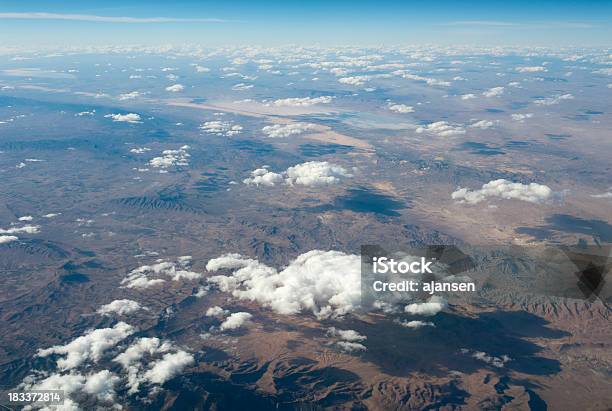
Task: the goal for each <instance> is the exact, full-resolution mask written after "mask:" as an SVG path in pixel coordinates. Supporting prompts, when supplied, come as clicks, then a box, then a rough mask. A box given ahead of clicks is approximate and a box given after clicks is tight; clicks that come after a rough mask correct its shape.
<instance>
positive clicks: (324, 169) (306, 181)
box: [285, 161, 352, 186]
mask: <svg viewBox="0 0 612 411" xmlns="http://www.w3.org/2000/svg"><path fill="white" fill-rule="evenodd" d="M285 174H286V176H287V178H286V179H285V181H286V182H287V184H290V185H294V184H298V185H304V186H317V185H325V184H334V183H337V182H338V181H340V179H341V178H343V177H352V174H350V173H349V172H348V171H347V170H346V169H345V168H344V167H341V166H338V165H335V164H331V163H328V162H327V161H308V162H306V163H302V164H297V165H295V166H293V167H289V168H288V169H287V171H286V172H285Z"/></svg>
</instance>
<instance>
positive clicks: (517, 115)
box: [510, 113, 533, 123]
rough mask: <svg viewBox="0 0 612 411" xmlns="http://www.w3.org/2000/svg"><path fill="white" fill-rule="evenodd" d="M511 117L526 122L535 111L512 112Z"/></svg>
mask: <svg viewBox="0 0 612 411" xmlns="http://www.w3.org/2000/svg"><path fill="white" fill-rule="evenodd" d="M510 117H511V118H512V120H514V121H520V122H521V123H522V122H524V121H525V120H526V119H528V118H531V117H533V113H515V114H511V115H510Z"/></svg>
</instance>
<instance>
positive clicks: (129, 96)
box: [119, 91, 142, 100]
mask: <svg viewBox="0 0 612 411" xmlns="http://www.w3.org/2000/svg"><path fill="white" fill-rule="evenodd" d="M140 96H142V94H141V93H140V92H138V91H131V92H129V93H123V94H119V100H133V99H135V98H138V97H140Z"/></svg>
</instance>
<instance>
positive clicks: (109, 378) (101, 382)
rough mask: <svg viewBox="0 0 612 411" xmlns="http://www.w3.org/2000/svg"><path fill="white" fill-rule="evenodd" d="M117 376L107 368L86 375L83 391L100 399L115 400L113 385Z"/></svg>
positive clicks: (117, 378)
mask: <svg viewBox="0 0 612 411" xmlns="http://www.w3.org/2000/svg"><path fill="white" fill-rule="evenodd" d="M119 380H120V379H119V377H117V376H116V375H115V374H113V373H112V372H110V371H108V370H102V371H99V372H97V373H95V374H92V375H90V376H88V377H87V379H86V381H85V384H84V386H83V391H85V392H86V393H88V394H92V395H95V396H96V397H98V399H100V400H102V401H114V400H115V385H116V384H117V383H118V382H119Z"/></svg>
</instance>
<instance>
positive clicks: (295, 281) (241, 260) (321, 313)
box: [206, 250, 361, 318]
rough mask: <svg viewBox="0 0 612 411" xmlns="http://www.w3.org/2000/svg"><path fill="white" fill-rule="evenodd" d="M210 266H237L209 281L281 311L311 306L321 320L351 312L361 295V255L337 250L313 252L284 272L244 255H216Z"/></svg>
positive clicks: (235, 294)
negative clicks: (229, 272) (227, 273)
mask: <svg viewBox="0 0 612 411" xmlns="http://www.w3.org/2000/svg"><path fill="white" fill-rule="evenodd" d="M206 269H207V270H208V271H211V272H214V271H218V270H232V271H233V273H232V274H231V275H227V276H226V275H217V276H213V277H210V278H209V281H210V282H211V283H213V284H216V285H217V286H218V287H219V289H220V290H221V291H224V292H229V293H231V294H232V295H233V296H234V297H236V298H238V299H243V300H251V301H256V302H258V303H259V304H262V305H264V306H268V307H270V308H272V309H273V310H274V311H276V312H278V313H281V314H296V313H298V312H301V311H304V310H309V311H311V312H312V313H313V314H315V315H316V316H317V317H318V318H328V317H337V316H342V315H344V314H346V313H348V312H350V311H352V310H353V309H354V308H355V307H357V306H358V305H359V302H360V299H361V286H360V284H361V280H360V271H361V259H360V257H359V256H357V255H349V254H344V253H341V252H338V251H320V250H313V251H309V252H307V253H305V254H302V255H300V256H299V257H297V258H296V259H295V260H293V261H292V262H291V263H290V264H289V265H288V266H287V267H286V268H284V269H283V270H282V271H278V270H276V269H275V268H272V267H269V266H267V265H265V264H262V263H260V262H259V261H257V260H253V259H250V258H246V257H243V256H241V255H240V254H226V255H223V256H221V257H219V258H215V259H212V260H210V261H209V262H208V264H207V265H206Z"/></svg>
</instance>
